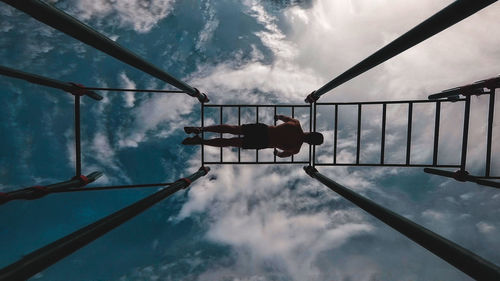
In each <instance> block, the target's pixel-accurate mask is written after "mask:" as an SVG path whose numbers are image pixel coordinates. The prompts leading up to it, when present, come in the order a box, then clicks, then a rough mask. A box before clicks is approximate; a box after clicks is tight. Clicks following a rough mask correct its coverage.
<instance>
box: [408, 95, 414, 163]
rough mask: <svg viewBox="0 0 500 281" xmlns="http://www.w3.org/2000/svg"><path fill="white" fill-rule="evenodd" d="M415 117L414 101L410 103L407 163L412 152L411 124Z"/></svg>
mask: <svg viewBox="0 0 500 281" xmlns="http://www.w3.org/2000/svg"><path fill="white" fill-rule="evenodd" d="M412 119H413V103H411V102H410V103H408V131H407V136H406V164H407V165H409V164H410V153H411V125H412V123H413V122H412Z"/></svg>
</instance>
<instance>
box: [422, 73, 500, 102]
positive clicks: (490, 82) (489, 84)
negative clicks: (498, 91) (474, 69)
mask: <svg viewBox="0 0 500 281" xmlns="http://www.w3.org/2000/svg"><path fill="white" fill-rule="evenodd" d="M484 88H489V89H495V88H500V75H499V76H496V77H493V78H488V79H484V80H480V81H476V82H474V83H472V84H469V85H465V86H460V87H455V88H452V89H448V90H444V91H442V92H440V93H437V94H432V95H429V97H428V99H430V100H432V99H442V98H451V99H455V98H456V97H457V96H459V95H463V96H466V95H482V94H487V92H485V91H484Z"/></svg>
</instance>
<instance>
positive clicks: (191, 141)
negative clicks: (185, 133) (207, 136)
mask: <svg viewBox="0 0 500 281" xmlns="http://www.w3.org/2000/svg"><path fill="white" fill-rule="evenodd" d="M182 144H183V145H197V144H201V138H200V137H199V136H194V137H192V138H185V139H184V140H183V141H182Z"/></svg>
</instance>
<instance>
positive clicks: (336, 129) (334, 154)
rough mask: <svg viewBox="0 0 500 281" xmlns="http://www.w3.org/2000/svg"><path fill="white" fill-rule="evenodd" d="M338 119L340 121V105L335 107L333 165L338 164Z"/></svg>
mask: <svg viewBox="0 0 500 281" xmlns="http://www.w3.org/2000/svg"><path fill="white" fill-rule="evenodd" d="M338 119H339V105H338V104H336V105H335V131H334V138H333V163H334V164H336V163H337V131H338V124H339V122H338Z"/></svg>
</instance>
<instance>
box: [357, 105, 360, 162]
mask: <svg viewBox="0 0 500 281" xmlns="http://www.w3.org/2000/svg"><path fill="white" fill-rule="evenodd" d="M360 146H361V104H358V134H357V136H356V164H359V151H360Z"/></svg>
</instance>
